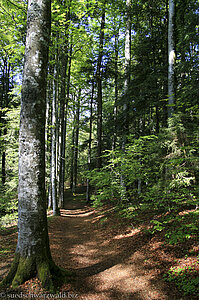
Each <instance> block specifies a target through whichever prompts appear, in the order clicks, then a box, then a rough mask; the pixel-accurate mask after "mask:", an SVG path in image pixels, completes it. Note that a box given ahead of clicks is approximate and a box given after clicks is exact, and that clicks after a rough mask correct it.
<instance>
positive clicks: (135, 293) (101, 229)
mask: <svg viewBox="0 0 199 300" xmlns="http://www.w3.org/2000/svg"><path fill="white" fill-rule="evenodd" d="M65 196H66V197H65V198H66V199H65V208H64V209H62V210H61V217H54V218H52V219H51V221H50V222H49V236H50V245H51V251H52V256H53V258H54V260H55V262H56V263H57V264H58V265H59V266H61V267H63V268H65V269H72V270H75V272H76V274H77V276H76V278H75V280H74V282H73V283H72V284H71V286H70V288H71V290H73V291H75V292H76V293H77V294H78V299H87V300H95V299H101V300H106V299H107V300H111V299H119V300H120V299H142V300H143V299H154V300H155V299H160V300H164V299H182V298H176V297H172V296H171V295H169V291H168V287H167V286H166V284H165V282H164V281H163V280H162V279H161V277H162V276H160V273H161V264H163V265H164V261H163V260H162V259H161V263H160V264H159V262H160V261H159V259H158V257H154V256H153V250H155V248H157V247H158V246H159V245H156V244H155V245H154V244H151V245H150V238H149V237H147V235H146V234H143V233H142V232H141V231H140V230H139V229H138V228H134V229H133V228H132V227H129V226H128V227H125V226H124V228H123V227H122V228H121V226H120V227H119V228H118V223H119V221H118V222H117V220H114V219H113V220H109V219H107V218H104V214H103V213H104V212H103V211H101V213H100V212H99V211H95V210H94V209H93V208H90V207H89V206H87V205H86V204H85V200H84V196H83V195H81V194H80V195H77V196H76V197H71V196H70V195H69V191H66V195H65ZM100 220H101V221H100ZM153 248H154V249H153ZM156 255H157V254H156ZM165 263H167V262H166V261H165Z"/></svg>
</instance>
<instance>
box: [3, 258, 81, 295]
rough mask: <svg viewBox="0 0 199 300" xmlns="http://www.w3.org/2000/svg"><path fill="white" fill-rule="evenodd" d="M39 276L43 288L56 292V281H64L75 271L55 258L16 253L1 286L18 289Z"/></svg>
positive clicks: (72, 275)
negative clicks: (59, 264)
mask: <svg viewBox="0 0 199 300" xmlns="http://www.w3.org/2000/svg"><path fill="white" fill-rule="evenodd" d="M34 276H37V277H38V279H39V280H40V282H41V284H42V286H43V288H45V289H46V290H47V291H49V292H51V293H55V292H56V288H55V284H54V283H55V282H59V283H63V282H64V281H65V280H67V279H68V278H70V279H71V277H74V276H75V273H73V272H71V271H67V270H64V269H62V268H60V267H58V266H57V265H55V263H54V262H53V260H50V261H49V260H48V259H47V258H46V259H41V258H37V257H26V258H24V257H22V256H20V255H19V254H15V258H14V261H13V263H12V266H11V268H10V271H9V273H8V275H7V276H6V277H5V278H4V279H3V281H2V282H0V288H3V287H8V286H10V285H11V286H12V288H13V289H16V288H17V287H18V286H19V285H21V284H23V283H24V282H25V281H27V280H29V279H30V278H32V277H34Z"/></svg>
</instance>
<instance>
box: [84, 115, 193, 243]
mask: <svg viewBox="0 0 199 300" xmlns="http://www.w3.org/2000/svg"><path fill="white" fill-rule="evenodd" d="M181 119H182V118H181V116H179V115H176V116H174V117H173V119H172V120H171V121H170V123H169V127H168V128H166V129H164V131H162V132H160V134H159V135H158V136H155V135H149V136H142V137H140V138H138V139H135V137H134V136H131V137H129V143H128V144H127V145H126V149H125V151H122V150H121V149H119V148H118V149H115V150H110V151H107V152H106V153H105V154H104V160H106V166H105V167H104V168H102V169H101V170H93V171H92V172H90V175H89V179H90V182H91V184H92V185H93V186H95V187H96V193H95V194H94V195H93V200H94V205H95V206H97V205H103V204H106V203H107V201H110V202H111V203H112V205H114V206H116V207H117V208H118V211H119V212H120V215H121V216H122V217H125V218H128V219H130V218H135V217H137V216H138V215H139V214H140V213H143V212H144V213H145V212H146V213H147V214H148V213H149V211H150V212H151V213H152V214H154V218H153V220H152V222H151V226H152V228H151V233H156V232H158V231H163V230H164V232H165V237H166V239H167V241H168V242H170V243H172V244H176V243H179V242H182V241H183V240H187V239H190V238H192V237H194V236H196V235H197V234H196V232H197V230H198V229H199V224H198V222H197V218H195V216H196V215H197V211H195V212H193V213H190V214H188V215H186V217H183V216H181V215H179V213H180V212H183V211H186V210H194V209H195V208H196V207H197V204H198V191H199V189H198V183H197V178H196V177H197V176H196V174H197V172H198V170H197V168H198V150H199V143H198V141H195V139H194V138H195V137H196V136H197V132H196V133H195V132H194V133H193V135H192V140H194V142H193V145H194V146H192V147H190V146H189V145H190V143H191V141H190V137H189V136H188V133H187V132H186V130H185V128H184V124H183V122H182V120H181ZM196 140H197V139H196ZM122 181H123V182H122ZM124 195H125V196H124ZM156 215H160V216H161V218H160V219H157V218H156ZM191 217H192V218H191ZM198 231H199V230H198Z"/></svg>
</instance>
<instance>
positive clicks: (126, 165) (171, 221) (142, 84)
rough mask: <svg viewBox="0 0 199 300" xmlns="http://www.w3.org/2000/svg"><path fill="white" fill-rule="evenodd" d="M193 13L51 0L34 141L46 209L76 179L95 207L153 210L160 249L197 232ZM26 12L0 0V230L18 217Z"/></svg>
mask: <svg viewBox="0 0 199 300" xmlns="http://www.w3.org/2000/svg"><path fill="white" fill-rule="evenodd" d="M198 9H199V2H198V1H196V0H179V1H176V3H174V1H172V0H170V1H167V0H156V1H155V0H149V1H144V0H135V1H132V2H131V1H130V0H127V1H124V0H117V1H109V0H100V1H95V0H78V1H77V0H76V1H74V0H65V1H61V0H54V1H52V25H51V43H50V51H49V52H50V53H49V63H48V81H47V93H46V137H45V138H46V189H47V199H46V203H47V206H48V207H49V208H53V213H54V215H56V214H57V215H58V214H59V208H61V207H62V206H63V201H64V188H65V187H67V186H70V188H71V189H72V191H73V193H74V194H75V191H76V187H77V185H78V184H82V185H85V186H86V189H87V193H86V197H87V201H88V203H90V204H91V205H94V206H95V207H98V206H103V205H106V204H111V205H112V207H114V210H115V212H116V213H118V214H119V215H120V216H122V217H125V218H130V219H131V218H136V217H139V216H140V214H143V213H146V212H147V213H148V214H149V213H151V214H153V216H154V215H157V216H158V215H159V214H160V217H157V218H152V221H151V225H152V227H151V233H155V232H156V231H164V232H165V238H166V239H167V240H168V242H169V243H171V244H176V243H179V242H183V241H185V240H190V239H197V238H198V232H199V221H198V210H197V208H198V204H199V203H198V197H199V153H198V152H199V90H198V84H199V82H198V81H199V79H198V78H199V76H198V70H199V68H198V67H199V57H198V50H199V49H198V45H199V34H198V30H199V24H198V13H199V11H198ZM26 10H27V1H25V0H15V1H12V0H1V1H0V24H1V28H0V43H1V48H0V158H1V160H0V161H1V162H0V168H1V172H0V177H1V178H0V179H1V185H0V214H1V225H2V226H5V225H6V224H9V223H11V222H12V221H13V220H15V219H17V186H18V133H19V119H20V88H21V81H22V70H23V63H24V61H23V59H24V49H25V35H26ZM66 200H67V199H66ZM185 210H186V211H188V212H187V213H186V214H185V215H184V214H180V212H182V211H185Z"/></svg>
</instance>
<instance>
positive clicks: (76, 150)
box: [72, 89, 81, 193]
mask: <svg viewBox="0 0 199 300" xmlns="http://www.w3.org/2000/svg"><path fill="white" fill-rule="evenodd" d="M80 99H81V89H80V90H79V94H78V99H77V108H76V116H75V139H74V153H73V154H74V159H73V187H72V192H73V193H75V191H76V186H77V163H78V144H79V114H80Z"/></svg>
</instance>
